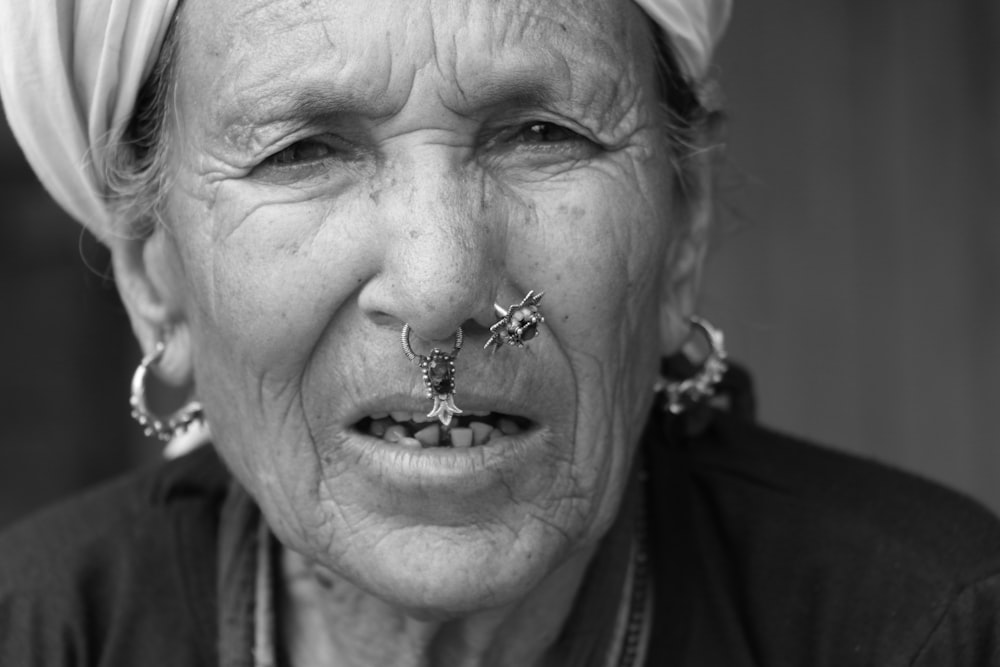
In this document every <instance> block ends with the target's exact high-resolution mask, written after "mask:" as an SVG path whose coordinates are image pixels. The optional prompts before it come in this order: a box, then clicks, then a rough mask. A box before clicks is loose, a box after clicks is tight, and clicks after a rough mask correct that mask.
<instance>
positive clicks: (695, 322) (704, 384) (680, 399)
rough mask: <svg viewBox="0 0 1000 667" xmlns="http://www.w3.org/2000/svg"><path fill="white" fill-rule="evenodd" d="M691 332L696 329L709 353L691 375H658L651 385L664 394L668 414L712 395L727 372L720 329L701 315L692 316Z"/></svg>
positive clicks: (681, 410)
mask: <svg viewBox="0 0 1000 667" xmlns="http://www.w3.org/2000/svg"><path fill="white" fill-rule="evenodd" d="M689 321H690V323H691V332H692V333H694V332H695V331H698V332H699V333H700V334H701V335H703V336H704V337H705V339H706V341H707V342H708V347H709V351H708V356H706V357H705V359H704V361H702V362H701V365H700V367H699V368H698V371H697V372H696V373H695V374H694V375H692V376H691V377H688V378H685V379H683V380H675V379H670V378H666V377H662V376H661V377H660V378H659V379H658V380H657V381H656V384H655V385H654V386H653V389H654V391H656V392H657V393H658V394H662V395H663V404H664V407H665V408H666V410H667V411H668V412H670V414H674V415H679V414H681V413H682V412H684V411H685V410H687V409H688V408H690V407H692V406H694V405H697V404H699V403H701V402H702V401H704V400H705V399H708V398H711V397H712V396H714V395H715V386H716V385H717V384H719V381H720V380H721V379H722V376H723V374H725V372H726V368H727V367H728V364H727V363H726V356H727V355H726V345H725V336H724V335H723V333H722V331H720V330H719V329H716V328H715V327H713V326H712V325H711V324H709V323H708V322H707V321H706V320H704V319H702V318H700V317H691V318H690V320H689Z"/></svg>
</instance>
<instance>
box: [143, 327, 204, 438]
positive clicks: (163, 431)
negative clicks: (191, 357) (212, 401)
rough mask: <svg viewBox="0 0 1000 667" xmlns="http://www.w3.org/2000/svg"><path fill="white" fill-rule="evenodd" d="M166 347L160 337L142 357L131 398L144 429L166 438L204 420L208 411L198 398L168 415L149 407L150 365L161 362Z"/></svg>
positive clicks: (150, 434)
mask: <svg viewBox="0 0 1000 667" xmlns="http://www.w3.org/2000/svg"><path fill="white" fill-rule="evenodd" d="M164 350H166V346H165V345H164V344H163V341H157V343H156V347H154V348H153V351H152V352H150V353H149V354H147V355H146V356H145V357H143V358H142V361H141V362H140V363H139V367H138V368H136V369H135V373H134V374H133V375H132V395H131V396H130V397H129V401H128V402H129V405H131V406H132V418H133V419H135V420H136V421H137V422H139V425H140V426H142V432H143V433H144V434H145V435H147V436H153V435H155V436H156V437H157V438H159V439H160V440H163V441H164V442H166V441H168V440H170V439H171V438H173V437H174V436H176V435H178V434H180V433H183V432H184V431H186V430H187V429H188V427H190V426H191V424H193V423H194V422H203V421H204V420H205V412H204V410H203V409H202V407H201V403H199V402H198V401H189V402H188V403H186V404H185V405H184V406H183V407H181V408H180V409H178V410H176V411H175V412H173V413H171V414H169V415H167V417H166V418H165V419H160V418H159V417H157V416H156V415H155V414H153V412H152V411H151V410H150V409H149V406H148V405H147V404H146V375H147V373H148V372H149V369H150V367H151V366H153V365H155V364H157V363H159V361H160V359H161V358H162V357H163V352H164Z"/></svg>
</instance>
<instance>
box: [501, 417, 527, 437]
mask: <svg viewBox="0 0 1000 667" xmlns="http://www.w3.org/2000/svg"><path fill="white" fill-rule="evenodd" d="M497 427H499V429H500V432H501V433H503V434H504V435H514V434H515V433H520V432H521V429H520V427H519V426H518V425H517V424H515V423H514V422H513V421H511V420H510V419H501V420H500V421H498V422H497Z"/></svg>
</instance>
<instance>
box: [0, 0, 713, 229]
mask: <svg viewBox="0 0 1000 667" xmlns="http://www.w3.org/2000/svg"><path fill="white" fill-rule="evenodd" d="M635 1H636V3H637V4H638V5H639V6H640V7H642V8H643V10H645V11H646V13H647V14H648V15H649V16H650V17H651V18H652V19H653V20H654V21H656V23H657V24H658V25H659V26H660V27H661V28H662V29H663V30H664V32H665V33H666V34H667V35H668V37H669V38H670V41H671V43H672V44H673V46H674V49H675V51H676V54H677V57H678V61H679V62H680V64H681V67H683V68H684V70H685V73H686V74H687V75H688V76H689V77H690V78H692V79H694V80H698V79H701V78H702V77H704V76H705V74H706V72H707V70H708V67H709V64H710V62H711V58H712V50H713V48H714V47H715V45H716V42H717V41H718V39H719V37H720V35H721V33H722V31H723V29H724V27H725V24H726V22H727V21H728V19H729V11H730V6H731V0H635ZM177 3H178V0H4V1H3V2H0V96H2V97H3V104H4V109H5V110H6V113H7V120H8V122H9V123H10V126H11V129H12V130H13V131H14V136H15V137H16V138H17V140H18V142H19V143H20V144H21V148H22V149H23V150H24V153H25V155H26V156H27V158H28V162H29V163H30V164H31V166H32V168H33V169H34V170H35V172H36V173H37V174H38V178H39V179H40V180H41V182H42V184H43V185H44V186H45V187H46V188H47V189H48V191H49V192H50V193H51V194H52V196H53V197H54V198H55V200H56V201H57V202H59V204H60V205H62V207H63V208H65V209H66V210H67V211H68V212H69V213H70V215H72V216H73V217H74V218H76V219H77V220H79V221H80V222H82V223H83V224H84V225H86V226H87V227H88V228H89V229H90V230H91V231H92V232H94V234H95V235H96V236H97V237H98V238H100V239H102V240H105V239H107V238H108V237H109V236H110V235H111V234H112V225H111V219H110V214H109V210H108V207H107V203H106V199H105V197H106V195H107V190H108V188H107V183H106V182H105V176H104V174H105V173H106V171H105V160H106V157H107V156H106V155H105V154H104V153H106V152H107V150H108V147H109V146H110V145H111V142H110V141H109V139H114V138H116V137H117V136H118V135H119V134H120V133H121V132H122V131H123V130H124V128H125V126H126V125H127V124H128V122H129V119H130V118H131V115H132V111H133V108H134V106H135V100H136V97H137V96H138V93H139V89H140V88H141V86H142V84H143V82H144V81H145V79H146V77H148V76H149V74H150V72H151V71H152V69H153V66H154V64H155V62H156V58H157V55H158V54H159V51H160V46H161V45H162V44H163V39H164V36H165V35H166V32H167V28H168V27H169V25H170V20H171V17H172V16H173V14H174V10H175V9H176V8H177Z"/></svg>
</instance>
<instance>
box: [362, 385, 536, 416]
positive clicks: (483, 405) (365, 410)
mask: <svg viewBox="0 0 1000 667" xmlns="http://www.w3.org/2000/svg"><path fill="white" fill-rule="evenodd" d="M455 404H456V405H457V406H458V407H459V409H461V410H462V411H463V412H466V413H468V412H496V413H502V414H507V415H512V416H515V417H523V418H525V419H529V420H531V421H533V422H537V421H538V419H539V417H540V416H541V415H539V414H538V410H537V408H534V407H533V406H531V405H530V404H529V403H528V402H527V401H524V400H519V398H518V395H516V394H514V395H505V394H503V393H497V392H495V391H493V392H490V393H489V394H481V393H476V392H475V391H468V390H467V391H461V392H460V393H458V394H456V395H455ZM430 408H431V399H429V398H427V396H426V394H418V395H414V394H408V393H387V394H383V395H379V394H375V395H373V396H371V397H370V398H369V399H367V400H365V401H364V402H362V403H361V404H359V405H357V406H355V407H353V408H352V409H351V410H350V411H349V412H348V413H347V419H346V420H345V421H346V423H348V424H356V423H357V422H359V421H361V420H362V419H364V418H366V417H369V416H371V415H373V414H381V413H385V412H388V413H392V412H411V413H412V412H416V413H424V414H426V413H427V412H428V411H429V410H430Z"/></svg>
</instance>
